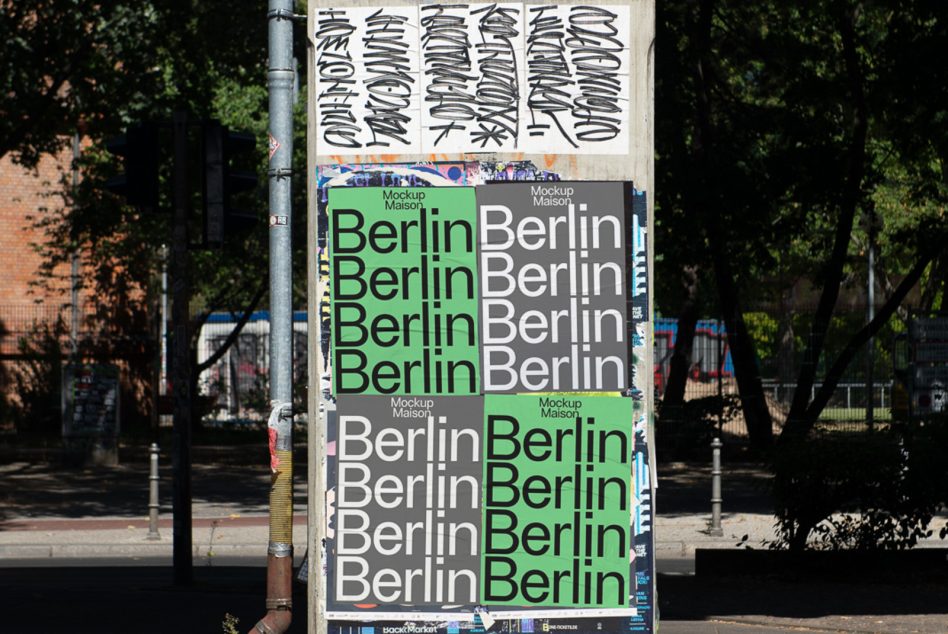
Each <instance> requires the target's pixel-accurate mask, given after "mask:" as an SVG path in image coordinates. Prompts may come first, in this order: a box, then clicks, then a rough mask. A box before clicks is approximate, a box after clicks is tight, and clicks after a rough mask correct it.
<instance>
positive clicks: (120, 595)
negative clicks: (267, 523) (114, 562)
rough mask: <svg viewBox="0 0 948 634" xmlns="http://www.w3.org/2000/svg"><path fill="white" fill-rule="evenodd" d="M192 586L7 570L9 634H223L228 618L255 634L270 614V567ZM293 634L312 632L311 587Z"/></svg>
mask: <svg viewBox="0 0 948 634" xmlns="http://www.w3.org/2000/svg"><path fill="white" fill-rule="evenodd" d="M194 577H195V582H194V584H193V585H192V586H190V587H175V586H174V585H173V584H172V569H171V568H170V567H122V568H115V567H109V568H4V569H0V587H3V588H4V604H5V605H7V606H9V607H11V608H13V607H14V606H15V608H16V609H10V610H5V611H4V618H3V620H4V623H3V631H4V632H43V633H44V634H65V633H67V632H70V633H72V632H78V633H82V632H115V633H119V632H121V633H123V634H126V633H127V634H132V633H134V634H152V633H157V632H221V631H223V630H222V623H223V621H224V616H225V615H226V614H231V615H233V616H235V617H237V618H238V619H239V624H238V625H237V629H238V631H240V632H246V631H249V630H250V629H251V628H252V627H253V626H254V624H255V623H256V622H257V621H258V620H259V619H260V618H261V617H263V616H264V614H265V613H266V611H265V607H264V599H265V593H266V568H265V567H263V566H261V567H238V566H231V567H205V568H198V567H196V568H195V569H194ZM293 605H294V612H293V614H294V618H293V624H292V625H291V627H290V629H289V632H298V633H299V632H305V631H306V595H305V587H304V586H302V585H301V584H297V583H294V596H293Z"/></svg>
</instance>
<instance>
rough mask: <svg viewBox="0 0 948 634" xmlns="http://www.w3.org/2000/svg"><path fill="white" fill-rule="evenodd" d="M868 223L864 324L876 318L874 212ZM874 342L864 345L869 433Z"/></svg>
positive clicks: (873, 379) (870, 338)
mask: <svg viewBox="0 0 948 634" xmlns="http://www.w3.org/2000/svg"><path fill="white" fill-rule="evenodd" d="M869 213H870V214H872V215H871V216H870V222H869V282H868V287H867V289H866V290H867V291H868V292H867V295H868V297H867V300H868V301H867V303H868V306H867V314H866V319H867V320H868V321H867V322H866V323H872V320H873V319H874V318H875V316H876V289H875V286H876V273H875V269H876V262H875V260H876V235H875V234H876V223H875V212H874V211H870V212H869ZM874 343H875V342H874V341H873V338H872V337H869V342H868V343H867V344H866V391H867V392H868V393H869V398H868V400H867V401H866V425H867V426H868V428H869V431H872V428H873V425H874V424H875V420H874V419H875V415H876V412H875V403H874V402H873V397H874V394H873V393H874V392H875V391H876V388H875V377H874V376H873V375H874V373H875V367H874V366H875V359H874V358H873V349H874V348H875V345H874Z"/></svg>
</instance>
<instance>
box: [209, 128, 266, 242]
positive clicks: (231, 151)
mask: <svg viewBox="0 0 948 634" xmlns="http://www.w3.org/2000/svg"><path fill="white" fill-rule="evenodd" d="M203 127H204V244H205V245H206V246H211V247H219V246H221V245H222V244H223V243H224V237H225V236H227V235H234V234H238V233H240V232H242V231H246V230H248V229H250V228H252V227H253V226H255V225H256V224H258V218H257V214H255V213H253V212H248V211H242V210H240V209H237V208H235V207H234V202H233V197H234V196H235V195H236V194H239V193H241V192H246V191H252V190H254V189H256V187H257V174H256V173H255V172H253V171H250V170H242V169H237V168H236V167H235V166H234V165H233V163H235V162H237V161H239V160H240V158H241V157H242V156H246V157H252V156H253V151H254V149H255V148H256V142H255V140H254V137H253V135H252V134H247V133H244V132H231V131H230V130H229V129H228V128H227V126H223V125H221V122H220V121H218V120H216V119H211V120H209V121H205V122H204V126H203Z"/></svg>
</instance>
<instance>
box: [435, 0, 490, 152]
mask: <svg viewBox="0 0 948 634" xmlns="http://www.w3.org/2000/svg"><path fill="white" fill-rule="evenodd" d="M421 13H422V17H421V28H422V29H423V35H422V36H421V49H422V59H423V60H424V66H425V68H424V73H425V75H427V76H429V77H430V78H431V82H430V83H429V85H428V88H427V90H426V91H425V93H426V94H425V98H424V100H425V103H428V104H433V105H431V106H430V107H429V108H428V111H427V114H428V116H429V117H430V118H431V119H434V120H437V121H439V122H443V123H438V124H437V125H433V126H431V129H432V130H434V131H436V132H437V133H438V136H437V137H436V138H435V140H434V145H435V146H437V145H438V144H439V143H441V141H442V139H447V138H448V136H449V135H450V134H452V133H453V132H456V131H458V132H463V131H464V130H466V129H467V122H470V121H474V120H475V119H476V118H477V111H476V109H475V99H474V95H473V94H472V93H471V92H470V85H471V84H473V83H474V81H475V77H474V76H473V75H472V74H471V53H470V49H471V43H470V40H469V38H468V36H467V28H466V27H467V15H468V5H466V4H429V5H422V6H421Z"/></svg>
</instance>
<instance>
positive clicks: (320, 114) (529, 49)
mask: <svg viewBox="0 0 948 634" xmlns="http://www.w3.org/2000/svg"><path fill="white" fill-rule="evenodd" d="M313 23H314V25H315V26H314V32H313V33H312V34H311V38H312V42H313V47H312V49H313V59H312V61H311V63H312V65H313V68H314V71H315V77H316V91H315V103H314V104H313V107H314V109H315V112H314V119H315V121H316V122H317V129H318V130H319V132H318V138H317V153H319V154H322V155H331V156H353V155H366V154H373V155H374V154H420V153H423V154H433V153H438V154H460V153H475V152H532V153H543V154H547V153H558V154H628V152H629V126H630V109H629V104H630V94H629V93H630V81H629V77H630V73H631V54H630V48H629V44H630V38H631V18H630V15H629V8H628V6H626V5H601V4H596V5H558V4H548V5H527V4H523V3H522V2H497V3H477V4H468V3H439V2H432V3H423V4H421V5H419V6H377V7H318V8H316V9H315V13H314V16H313Z"/></svg>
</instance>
